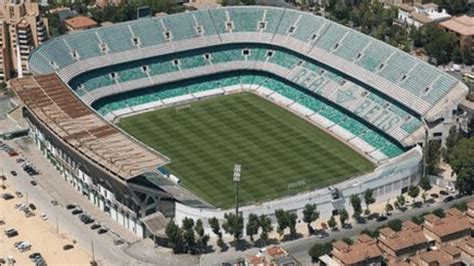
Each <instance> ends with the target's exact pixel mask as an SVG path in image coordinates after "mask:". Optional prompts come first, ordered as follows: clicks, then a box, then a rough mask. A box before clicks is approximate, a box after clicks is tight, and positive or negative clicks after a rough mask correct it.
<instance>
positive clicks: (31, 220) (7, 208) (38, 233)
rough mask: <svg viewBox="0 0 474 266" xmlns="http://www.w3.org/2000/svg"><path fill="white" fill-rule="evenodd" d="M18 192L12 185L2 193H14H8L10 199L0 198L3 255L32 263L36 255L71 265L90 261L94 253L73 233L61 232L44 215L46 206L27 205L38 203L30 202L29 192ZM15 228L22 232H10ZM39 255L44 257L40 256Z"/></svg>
mask: <svg viewBox="0 0 474 266" xmlns="http://www.w3.org/2000/svg"><path fill="white" fill-rule="evenodd" d="M15 192H16V189H15V188H14V187H13V186H11V185H8V186H7V188H6V189H0V193H2V196H3V195H4V194H5V193H7V195H8V194H9V195H12V196H13V198H11V197H6V198H10V199H7V200H6V199H4V197H2V198H0V229H1V234H0V259H2V258H3V259H4V260H5V261H6V262H8V258H10V259H11V258H13V259H14V260H15V261H16V265H32V264H34V259H35V258H36V260H37V261H40V262H41V261H44V262H45V263H46V264H48V265H65V264H69V265H70V264H71V262H74V263H73V264H75V265H87V264H89V261H90V255H89V254H87V252H86V251H84V250H83V249H81V248H80V247H79V246H77V245H76V244H75V243H74V241H73V239H72V238H71V237H70V236H68V235H66V234H65V233H62V232H60V233H59V234H58V233H57V231H56V228H54V226H52V225H51V224H50V223H48V220H49V217H48V216H47V214H44V215H42V214H43V213H42V210H41V209H40V208H37V207H36V206H35V205H33V206H35V207H34V209H35V210H32V208H30V207H26V206H29V205H30V204H34V203H32V202H29V201H28V199H27V198H26V196H25V195H21V194H19V193H17V194H18V195H21V197H18V196H17V195H15ZM27 213H29V215H27ZM12 230H15V231H16V232H17V233H18V234H17V235H16V234H10V235H7V233H8V231H9V232H12ZM6 231H7V233H6ZM9 236H10V237H9ZM15 244H16V246H17V247H15ZM34 253H39V254H34ZM33 254H34V255H35V256H32V255H33ZM30 256H31V258H30ZM39 256H40V257H42V260H40V259H39V258H37V257H39ZM38 265H45V264H38Z"/></svg>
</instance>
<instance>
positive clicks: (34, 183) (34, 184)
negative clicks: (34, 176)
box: [30, 180, 38, 186]
mask: <svg viewBox="0 0 474 266" xmlns="http://www.w3.org/2000/svg"><path fill="white" fill-rule="evenodd" d="M30 183H31V184H32V185H33V186H36V185H38V183H37V182H36V181H35V180H31V182H30Z"/></svg>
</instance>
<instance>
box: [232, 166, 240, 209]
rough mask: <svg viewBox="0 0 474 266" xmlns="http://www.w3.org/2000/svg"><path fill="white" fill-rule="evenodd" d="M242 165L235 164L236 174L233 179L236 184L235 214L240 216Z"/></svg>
mask: <svg viewBox="0 0 474 266" xmlns="http://www.w3.org/2000/svg"><path fill="white" fill-rule="evenodd" d="M241 169H242V166H241V165H240V164H234V176H233V181H234V184H235V215H236V216H239V183H240V170H241Z"/></svg>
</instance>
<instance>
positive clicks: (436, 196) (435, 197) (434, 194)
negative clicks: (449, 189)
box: [430, 193, 439, 199]
mask: <svg viewBox="0 0 474 266" xmlns="http://www.w3.org/2000/svg"><path fill="white" fill-rule="evenodd" d="M430 196H431V197H432V198H433V199H437V198H439V195H438V194H436V193H431V194H430Z"/></svg>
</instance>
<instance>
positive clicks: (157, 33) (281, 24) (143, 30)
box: [30, 6, 458, 114]
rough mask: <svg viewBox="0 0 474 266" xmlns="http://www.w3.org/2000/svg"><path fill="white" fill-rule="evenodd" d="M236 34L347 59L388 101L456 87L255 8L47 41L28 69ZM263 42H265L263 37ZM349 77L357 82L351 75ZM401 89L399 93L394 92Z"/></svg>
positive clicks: (381, 51) (405, 59)
mask: <svg viewBox="0 0 474 266" xmlns="http://www.w3.org/2000/svg"><path fill="white" fill-rule="evenodd" d="M308 25H310V26H308ZM240 32H255V33H256V35H255V41H256V42H258V41H259V40H260V37H261V36H263V35H262V34H260V32H268V33H275V36H280V37H283V38H289V39H288V40H290V39H294V40H295V41H297V42H300V44H299V45H297V47H299V48H298V49H296V48H292V49H294V51H295V52H297V53H300V54H302V55H306V54H307V51H309V50H310V49H311V48H313V46H314V48H313V49H322V50H324V51H326V52H329V53H331V54H332V55H333V56H337V57H340V58H341V59H343V60H346V61H348V64H349V63H350V64H352V63H354V64H355V65H358V66H360V67H361V68H362V69H365V70H368V71H370V72H372V73H374V74H375V75H378V76H380V77H382V78H384V79H386V80H387V81H389V83H391V85H392V86H393V88H394V90H393V93H392V92H391V91H390V90H387V89H384V90H383V92H384V93H386V94H389V95H388V96H389V97H394V98H398V97H400V95H404V97H407V98H410V99H411V98H413V99H417V100H418V101H423V103H426V104H427V106H428V107H429V106H433V105H435V104H436V103H438V102H439V101H440V100H441V99H442V98H443V97H444V96H445V95H446V94H447V93H448V92H449V91H450V90H451V89H452V88H453V87H454V86H455V85H456V84H457V83H458V81H457V80H456V79H455V78H453V77H450V76H449V75H446V74H444V73H442V71H439V70H438V69H436V68H434V67H432V66H430V65H428V64H426V63H424V62H421V61H419V60H417V59H415V58H413V57H411V56H410V55H408V54H405V53H403V52H401V51H399V50H398V49H395V48H393V47H390V46H389V45H387V44H385V43H382V42H380V41H378V40H375V39H373V38H371V37H369V36H366V35H364V34H362V33H360V32H356V31H353V30H351V29H348V28H346V27H344V26H341V25H338V24H336V23H334V22H331V21H329V20H326V19H324V18H322V17H318V16H314V15H311V14H309V13H304V12H301V11H297V10H290V9H281V8H273V7H258V6H254V7H225V8H216V9H205V10H199V11H194V12H184V13H179V14H173V15H169V16H164V17H155V18H144V19H139V20H136V21H130V22H125V23H117V24H114V25H111V26H108V27H104V28H96V29H90V30H86V31H83V32H77V33H72V34H68V35H64V36H61V37H59V38H56V39H52V40H50V41H48V42H47V43H45V44H44V45H42V46H41V47H39V48H38V49H37V50H36V51H35V52H33V54H32V55H31V57H30V66H31V69H32V71H33V72H39V73H49V72H53V71H61V70H63V69H65V68H68V66H71V65H73V64H76V63H81V61H84V60H90V59H92V58H95V57H102V56H107V55H108V54H112V53H121V52H131V53H132V54H130V55H127V56H126V57H124V58H130V57H133V56H136V57H139V56H140V55H141V54H142V53H140V52H135V51H136V50H138V49H141V48H150V47H152V46H159V45H163V44H166V43H168V42H169V41H171V42H178V41H181V40H188V39H195V38H200V37H201V36H209V37H213V36H215V35H216V34H219V35H220V36H221V37H223V36H224V35H229V34H237V33H240ZM167 35H168V36H167ZM166 36H167V37H166ZM227 37H228V38H225V40H226V42H229V40H231V41H232V42H235V43H238V42H239V39H238V38H235V37H232V35H229V36H227ZM272 40H273V38H272ZM275 40H280V41H281V40H284V39H282V38H275ZM252 41H254V40H252ZM265 41H268V38H267V39H266V40H265ZM203 42H204V43H205V42H206V41H205V39H199V41H196V43H201V44H202V43H203ZM288 43H293V44H294V42H288ZM282 45H284V44H282ZM179 47H183V46H179ZM186 47H187V46H186ZM292 47H296V46H295V45H293V46H292ZM35 53H39V54H40V56H37V55H35ZM278 57H279V56H278V55H277V56H276V58H275V59H274V60H277V59H279V58H278ZM306 60H309V58H304V60H303V61H306ZM218 61H219V60H217V61H216V62H218ZM96 62H104V61H103V60H102V61H100V60H97V61H96ZM332 62H333V60H329V61H328V62H322V63H325V64H329V65H331V64H332ZM111 63H114V62H113V61H111ZM213 63H215V62H213ZM289 64H290V63H288V64H287V65H289ZM355 65H352V67H347V69H348V72H349V73H347V74H349V75H351V73H352V72H351V70H350V69H352V68H355V67H356V66H355ZM77 69H82V68H77ZM86 69H87V68H86ZM75 71H76V72H77V70H69V72H68V73H71V72H72V73H75ZM353 77H354V78H356V79H359V78H360V77H359V76H358V75H355V74H354V75H353ZM361 82H365V81H364V80H361ZM389 85H390V84H389ZM398 86H399V87H398ZM375 87H376V88H375V89H378V88H377V86H375ZM400 87H401V88H402V89H403V90H404V92H400V91H396V90H397V89H399V88H400ZM426 108H427V107H426V106H425V107H423V111H419V110H417V109H416V108H415V107H414V111H415V112H417V113H419V114H422V113H424V112H426V111H427V109H426Z"/></svg>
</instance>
